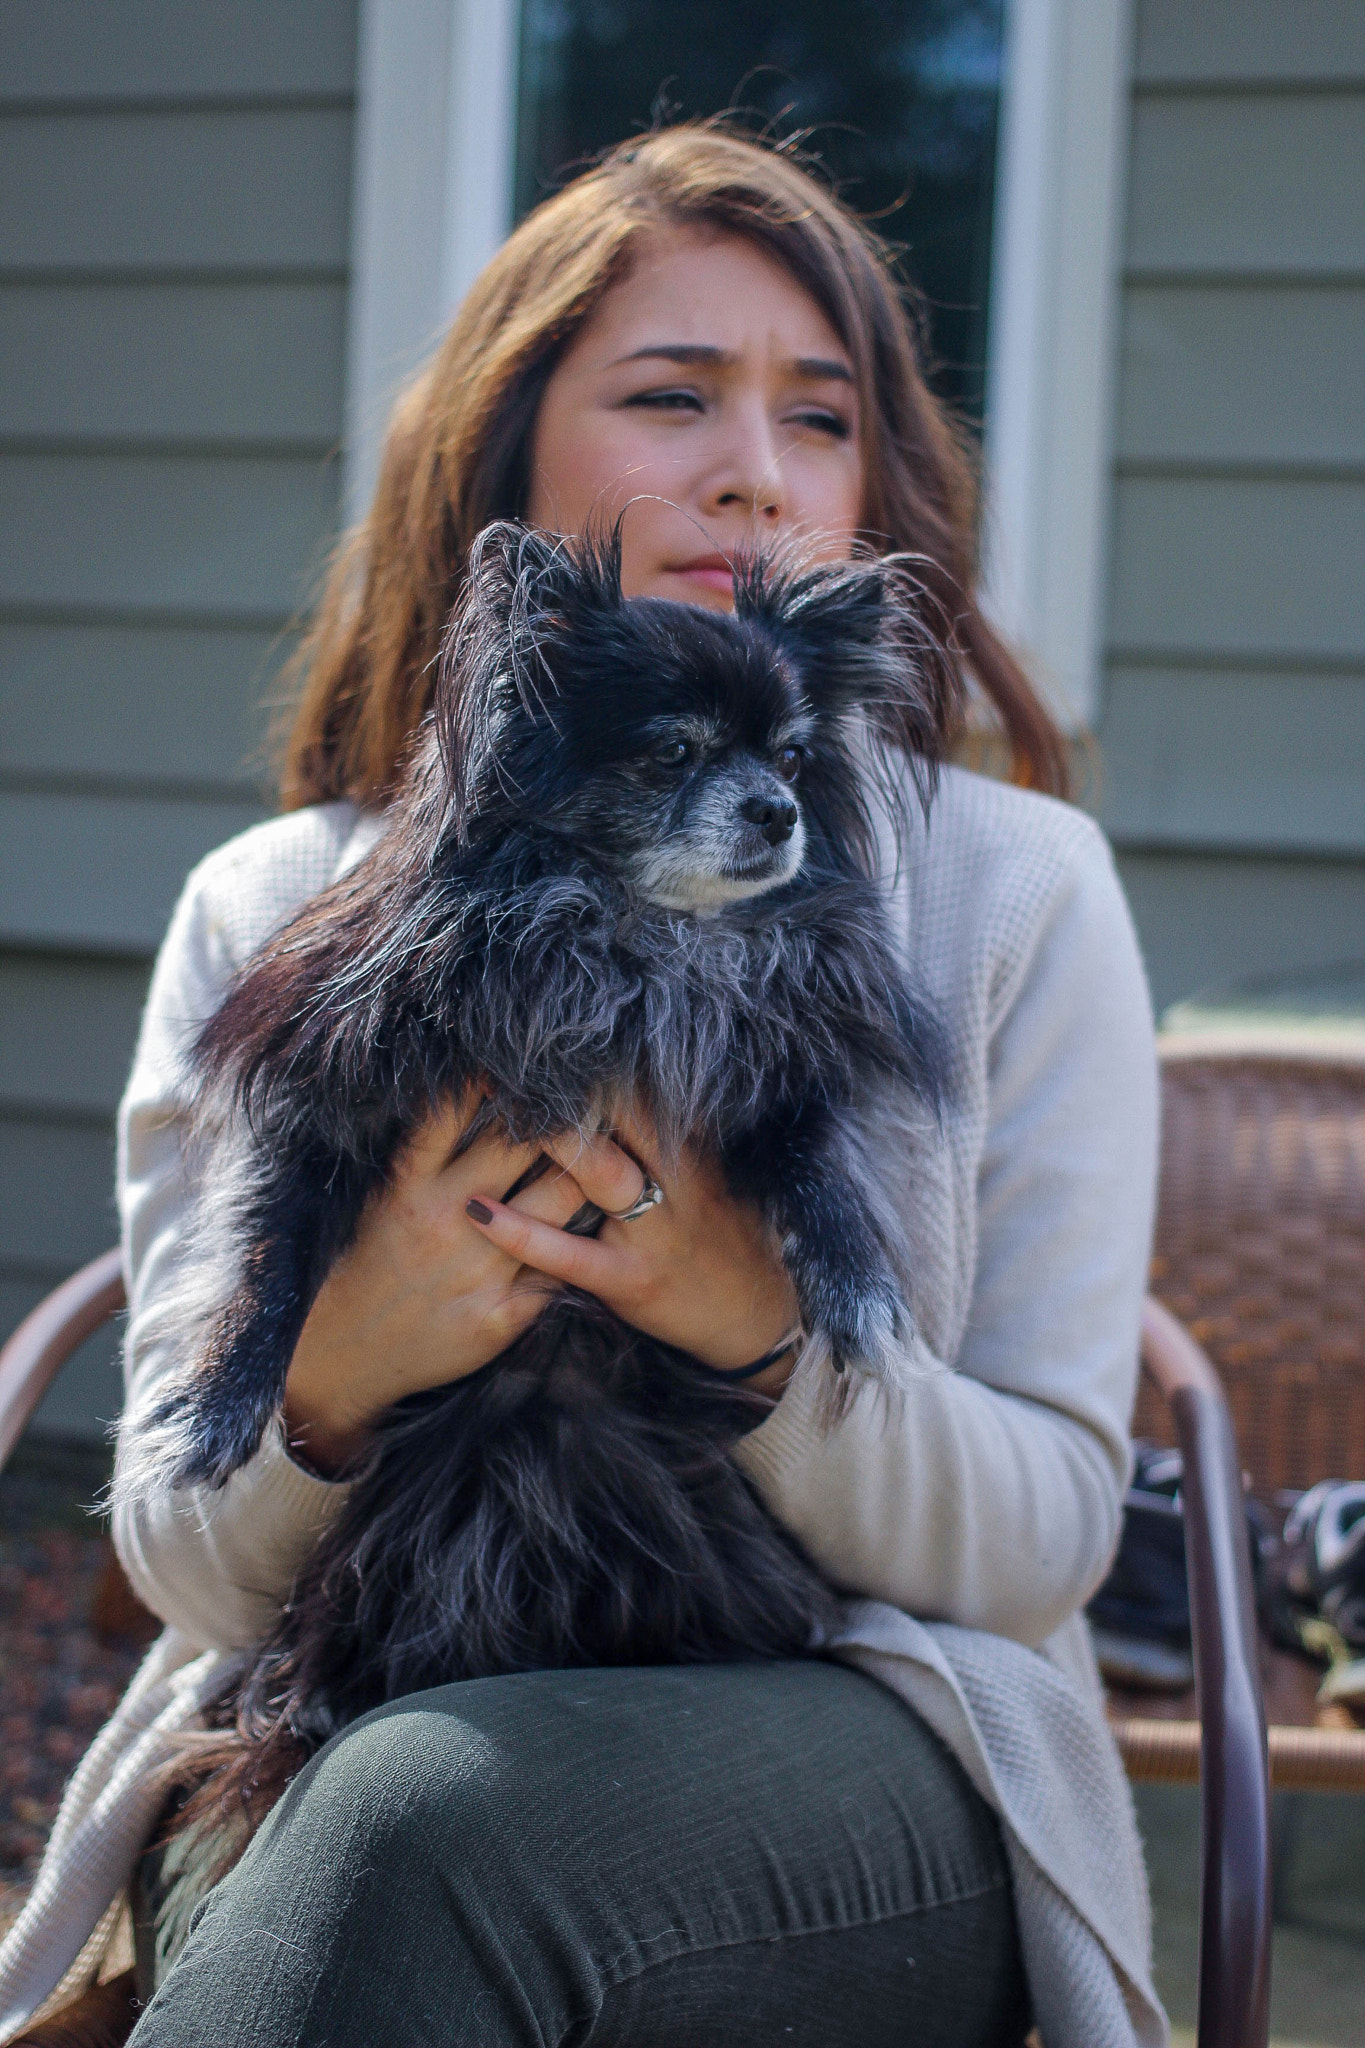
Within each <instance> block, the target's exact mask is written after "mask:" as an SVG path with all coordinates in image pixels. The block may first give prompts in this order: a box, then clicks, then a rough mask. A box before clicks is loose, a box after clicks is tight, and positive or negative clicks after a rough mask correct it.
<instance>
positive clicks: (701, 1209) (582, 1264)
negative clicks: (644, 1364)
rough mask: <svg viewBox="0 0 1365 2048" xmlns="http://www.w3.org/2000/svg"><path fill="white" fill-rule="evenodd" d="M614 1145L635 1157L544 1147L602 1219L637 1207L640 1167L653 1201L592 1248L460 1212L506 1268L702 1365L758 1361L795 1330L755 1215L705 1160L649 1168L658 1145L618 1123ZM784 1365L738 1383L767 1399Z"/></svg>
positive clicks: (491, 1205)
mask: <svg viewBox="0 0 1365 2048" xmlns="http://www.w3.org/2000/svg"><path fill="white" fill-rule="evenodd" d="M620 1136H621V1138H622V1140H623V1142H624V1144H626V1145H629V1146H630V1148H631V1152H633V1153H634V1154H635V1155H636V1157H635V1158H632V1157H631V1152H627V1151H624V1150H623V1149H622V1146H621V1145H617V1144H614V1143H613V1142H612V1140H611V1139H610V1138H607V1137H598V1138H592V1139H589V1140H586V1141H583V1140H580V1139H579V1138H578V1137H577V1136H570V1137H567V1138H563V1139H560V1140H558V1141H556V1142H554V1143H551V1144H549V1145H547V1146H546V1148H545V1149H546V1151H547V1153H548V1154H549V1155H550V1157H551V1159H553V1160H554V1162H555V1164H556V1165H558V1166H559V1167H560V1168H561V1169H562V1170H563V1171H564V1172H565V1173H568V1174H571V1175H572V1177H573V1179H574V1180H575V1181H576V1182H577V1184H578V1186H579V1187H580V1188H581V1189H582V1190H583V1193H584V1194H585V1195H586V1196H587V1198H588V1200H589V1201H590V1202H595V1203H596V1204H597V1206H598V1208H599V1209H603V1210H608V1211H611V1210H622V1209H628V1208H630V1206H631V1205H632V1203H634V1202H636V1201H638V1200H639V1198H640V1194H641V1192H642V1189H643V1185H644V1182H643V1169H642V1168H641V1167H640V1166H639V1165H637V1163H636V1159H637V1158H638V1159H640V1160H644V1161H646V1162H648V1172H649V1174H650V1177H651V1178H652V1179H653V1180H655V1181H657V1183H658V1184H659V1186H660V1187H661V1188H662V1189H663V1197H664V1198H663V1200H662V1202H659V1203H657V1204H656V1205H655V1207H653V1208H652V1209H647V1210H646V1211H645V1212H644V1214H643V1215H641V1216H637V1217H635V1218H634V1219H633V1220H632V1221H631V1222H629V1223H618V1222H617V1221H615V1219H614V1218H613V1217H611V1216H609V1217H608V1220H607V1221H606V1222H605V1223H604V1224H603V1225H602V1228H601V1230H600V1231H599V1232H598V1235H597V1236H596V1237H595V1238H594V1237H574V1236H571V1235H570V1234H569V1233H568V1232H567V1231H565V1230H560V1229H556V1228H555V1226H554V1225H553V1224H548V1223H542V1222H538V1221H537V1220H536V1219H535V1218H534V1217H532V1216H527V1215H525V1214H523V1213H522V1212H520V1211H518V1210H516V1209H509V1208H508V1207H507V1206H506V1204H505V1203H502V1202H495V1201H492V1200H485V1199H482V1198H481V1199H480V1200H479V1201H477V1202H471V1203H470V1204H469V1205H468V1209H467V1212H466V1213H467V1214H468V1215H469V1217H470V1220H471V1222H472V1223H473V1224H474V1226H475V1228H476V1229H478V1230H479V1231H481V1232H482V1233H483V1234H484V1235H485V1236H486V1237H488V1238H491V1239H492V1241H493V1242H494V1243H495V1244H496V1245H498V1246H499V1247H500V1248H501V1249H502V1250H503V1251H505V1252H508V1253H510V1254H511V1256H512V1257H513V1258H515V1259H519V1260H520V1261H521V1262H522V1263H523V1264H524V1265H527V1266H531V1267H534V1268H535V1270H536V1271H537V1272H540V1273H545V1274H547V1275H548V1276H549V1277H550V1278H551V1279H552V1280H560V1281H563V1282H565V1283H566V1284H567V1285H569V1286H572V1287H581V1288H582V1289H583V1290H584V1292H585V1293H588V1294H594V1295H596V1297H597V1299H598V1300H599V1301H601V1302H604V1303H605V1304H606V1306H607V1307H608V1308H609V1309H611V1310H613V1311H614V1313H615V1314H616V1315H618V1316H620V1317H621V1319H622V1321H623V1322H627V1323H629V1324H631V1326H632V1327H633V1328H635V1329H637V1330H644V1331H647V1332H648V1334H649V1335H650V1336H651V1337H658V1338H659V1339H660V1340H661V1341H662V1342H663V1343H665V1344H674V1345H676V1346H677V1347H678V1349H679V1350H681V1351H688V1352H690V1353H691V1354H692V1356H693V1357H694V1358H698V1359H700V1360H701V1362H702V1363H703V1364H704V1365H710V1366H716V1367H719V1368H721V1369H724V1368H727V1367H733V1366H741V1365H748V1364H749V1363H751V1361H752V1360H754V1359H756V1358H761V1357H762V1356H763V1354H764V1352H765V1351H769V1350H771V1349H772V1347H773V1345H774V1344H777V1343H779V1342H780V1341H781V1339H782V1338H783V1337H785V1336H786V1334H787V1332H788V1331H789V1330H791V1329H793V1328H794V1327H795V1326H796V1324H797V1323H798V1322H799V1320H800V1312H799V1308H798V1305H797V1299H796V1290H795V1288H794V1287H793V1286H792V1283H791V1278H790V1276H789V1274H788V1273H787V1270H786V1268H785V1266H784V1265H783V1264H782V1260H781V1257H780V1256H779V1253H778V1250H777V1246H776V1244H775V1243H774V1242H773V1237H772V1232H771V1231H770V1229H769V1228H768V1225H767V1224H766V1223H765V1222H764V1220H763V1218H762V1216H760V1214H759V1213H758V1211H757V1209H754V1208H751V1207H750V1206H749V1205H748V1204H747V1203H744V1202H737V1201H736V1200H735V1199H734V1197H733V1196H732V1195H731V1194H730V1193H729V1192H728V1190H727V1189H726V1187H725V1184H724V1181H723V1180H722V1178H721V1174H720V1171H719V1169H718V1168H717V1167H716V1166H714V1165H713V1164H712V1163H711V1162H710V1161H707V1160H702V1159H700V1158H698V1157H697V1155H696V1154H695V1153H691V1152H684V1154H683V1156H682V1158H681V1160H680V1161H679V1163H678V1165H677V1168H676V1169H675V1170H674V1171H672V1172H667V1171H664V1170H661V1169H660V1168H659V1167H658V1166H657V1165H656V1164H654V1163H653V1162H654V1161H656V1160H657V1157H658V1152H659V1146H658V1142H657V1139H655V1138H654V1135H653V1133H652V1132H651V1131H650V1130H649V1129H648V1127H647V1126H642V1125H641V1124H640V1123H639V1122H638V1121H632V1122H630V1123H626V1122H624V1121H623V1123H622V1125H621V1129H620ZM485 1217H486V1218H487V1221H485V1220H484V1219H485ZM793 1363H794V1359H793V1358H792V1357H791V1356H787V1357H784V1358H780V1359H778V1360H777V1361H775V1363H774V1364H773V1365H772V1366H770V1367H769V1368H768V1371H767V1372H765V1373H762V1374H760V1375H758V1376H757V1377H756V1378H755V1379H753V1380H751V1381H749V1382H747V1384H748V1385H750V1386H752V1387H755V1388H757V1389H758V1390H759V1391H760V1392H763V1393H767V1394H772V1395H774V1396H775V1395H777V1394H779V1393H780V1392H781V1391H782V1388H783V1387H784V1386H785V1385H786V1383H787V1380H788V1378H789V1377H790V1375H791V1370H792V1366H793Z"/></svg>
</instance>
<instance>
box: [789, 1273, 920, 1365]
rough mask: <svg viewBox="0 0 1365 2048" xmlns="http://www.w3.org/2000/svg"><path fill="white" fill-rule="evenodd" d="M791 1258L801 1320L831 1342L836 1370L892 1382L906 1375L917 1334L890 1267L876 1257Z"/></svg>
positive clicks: (833, 1363)
mask: <svg viewBox="0 0 1365 2048" xmlns="http://www.w3.org/2000/svg"><path fill="white" fill-rule="evenodd" d="M799 1263H800V1264H801V1265H803V1266H804V1270H797V1266H798V1261H796V1260H790V1259H789V1265H790V1266H791V1267H792V1268H793V1278H794V1279H795V1281H796V1288H797V1293H798V1294H799V1296H800V1298H801V1307H802V1315H803V1320H804V1321H805V1324H806V1327H807V1328H808V1329H812V1330H815V1329H818V1330H819V1331H820V1332H821V1333H822V1335H823V1336H824V1338H825V1340H826V1342H827V1344H828V1346H829V1357H830V1363H831V1365H832V1366H833V1368H834V1370H835V1372H836V1373H839V1374H841V1375H842V1374H847V1373H857V1374H861V1375H863V1376H864V1377H866V1378H868V1379H873V1380H878V1381H880V1382H881V1383H882V1384H883V1385H885V1386H891V1385H893V1384H895V1383H896V1382H897V1381H898V1380H900V1379H902V1378H903V1377H904V1361H905V1354H906V1351H907V1348H908V1346H909V1344H910V1341H911V1338H912V1337H913V1334H914V1328H913V1324H912V1321H911V1316H910V1311H909V1309H908V1308H907V1307H906V1304H905V1298H904V1296H903V1294H902V1293H901V1290H900V1288H899V1286H898V1285H897V1283H896V1280H895V1278H894V1276H893V1275H892V1273H891V1272H890V1270H889V1269H888V1268H887V1267H886V1266H885V1265H883V1264H882V1263H881V1262H880V1261H879V1260H876V1259H865V1260H863V1259H858V1260H852V1259H845V1260H843V1261H840V1262H839V1263H838V1264H837V1265H835V1264H832V1263H831V1262H829V1261H828V1260H826V1259H817V1260H814V1261H809V1262H799Z"/></svg>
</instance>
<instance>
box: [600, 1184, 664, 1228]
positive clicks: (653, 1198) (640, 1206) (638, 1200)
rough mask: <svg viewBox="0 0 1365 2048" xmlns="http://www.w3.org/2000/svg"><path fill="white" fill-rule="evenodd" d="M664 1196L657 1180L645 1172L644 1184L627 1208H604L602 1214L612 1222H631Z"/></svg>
mask: <svg viewBox="0 0 1365 2048" xmlns="http://www.w3.org/2000/svg"><path fill="white" fill-rule="evenodd" d="M663 1198H664V1191H663V1189H662V1188H661V1187H660V1186H659V1183H658V1181H657V1180H651V1179H650V1177H649V1175H648V1174H645V1184H644V1186H643V1187H642V1188H641V1190H640V1192H639V1194H638V1195H637V1196H636V1197H635V1200H634V1201H633V1202H632V1203H631V1205H630V1207H629V1208H628V1209H604V1210H603V1212H602V1213H603V1215H604V1216H610V1218H611V1220H612V1222H613V1223H633V1222H634V1221H635V1219H636V1217H637V1216H643V1215H645V1213H646V1212H647V1211H648V1210H650V1209H657V1208H658V1206H659V1204H660V1202H662V1200H663Z"/></svg>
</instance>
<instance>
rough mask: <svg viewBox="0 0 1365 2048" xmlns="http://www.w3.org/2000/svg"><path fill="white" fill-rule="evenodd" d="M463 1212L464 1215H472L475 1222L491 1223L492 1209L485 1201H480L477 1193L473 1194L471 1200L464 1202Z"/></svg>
mask: <svg viewBox="0 0 1365 2048" xmlns="http://www.w3.org/2000/svg"><path fill="white" fill-rule="evenodd" d="M464 1213H465V1215H466V1216H472V1217H473V1218H474V1221H475V1222H476V1223H491V1222H492V1221H493V1211H492V1210H491V1209H490V1208H489V1206H488V1204H487V1202H481V1201H480V1200H479V1198H478V1196H477V1195H475V1196H474V1198H473V1200H472V1201H468V1202H466V1203H465V1205H464Z"/></svg>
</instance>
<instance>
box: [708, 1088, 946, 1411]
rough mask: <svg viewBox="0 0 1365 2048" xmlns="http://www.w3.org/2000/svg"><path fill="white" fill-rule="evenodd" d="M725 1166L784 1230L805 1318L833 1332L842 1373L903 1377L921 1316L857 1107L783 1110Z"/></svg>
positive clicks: (739, 1190)
mask: <svg viewBox="0 0 1365 2048" xmlns="http://www.w3.org/2000/svg"><path fill="white" fill-rule="evenodd" d="M725 1167H726V1172H727V1177H728V1179H729V1181H730V1185H731V1187H732V1188H733V1189H734V1192H735V1193H736V1194H738V1195H742V1196H745V1197H747V1198H748V1199H749V1200H751V1201H756V1202H757V1203H758V1204H759V1205H760V1207H761V1208H762V1209H763V1210H764V1212H765V1213H766V1214H767V1216H768V1218H769V1220H770V1221H771V1222H772V1224H773V1226H774V1228H775V1229H776V1231H777V1234H778V1237H779V1239H780V1242H781V1245H782V1256H783V1259H784V1261H785V1263H786V1267H787V1270H788V1272H789V1273H790V1274H791V1277H792V1281H793V1283H794V1285H795V1287H796V1292H797V1297H798V1299H799V1301H800V1303H801V1315H802V1320H803V1321H804V1323H805V1325H806V1328H807V1329H808V1330H810V1331H811V1332H815V1331H817V1330H818V1331H821V1332H822V1333H823V1334H824V1336H825V1337H826V1338H827V1340H828V1342H829V1346H830V1356H831V1360H832V1362H833V1365H834V1369H835V1371H836V1372H840V1373H842V1372H844V1371H845V1370H846V1369H848V1368H849V1367H852V1368H854V1369H855V1370H857V1371H861V1372H864V1373H867V1374H869V1375H870V1376H871V1377H872V1378H874V1379H878V1380H882V1381H884V1382H886V1383H888V1384H890V1383H892V1382H894V1381H895V1380H896V1379H897V1378H898V1377H899V1376H900V1371H901V1366H902V1361H903V1359H904V1355H905V1347H906V1345H907V1343H908V1342H909V1339H910V1336H911V1334H912V1322H911V1316H910V1310H909V1308H908V1306H907V1304H906V1300H905V1295H904V1291H903V1289H902V1287H901V1284H900V1281H899V1280H898V1279H897V1277H896V1270H895V1264H894V1262H893V1259H892V1256H891V1251H890V1247H889V1245H888V1241H887V1226H886V1219H885V1218H884V1217H882V1216H880V1215H879V1214H878V1204H877V1199H876V1196H877V1183H876V1178H875V1174H874V1171H873V1168H872V1165H871V1162H870V1160H869V1159H868V1157H867V1153H866V1148H865V1146H864V1144H863V1142H862V1136H861V1133H860V1131H859V1129H858V1127H857V1124H856V1122H855V1120H854V1119H853V1117H852V1115H851V1114H850V1113H849V1112H847V1111H840V1110H838V1109H834V1108H831V1107H830V1106H828V1105H826V1104H810V1105H807V1106H806V1107H805V1108H803V1109H801V1110H800V1111H798V1112H797V1113H796V1114H795V1115H794V1116H792V1117H790V1118H777V1117H774V1118H772V1119H770V1120H769V1121H767V1122H765V1123H764V1124H763V1125H762V1126H761V1127H760V1128H759V1129H757V1130H755V1131H752V1132H750V1133H747V1134H746V1135H745V1137H744V1139H743V1140H742V1141H741V1142H740V1143H738V1144H737V1145H735V1146H733V1147H728V1148H727V1150H726V1154H725Z"/></svg>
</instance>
